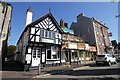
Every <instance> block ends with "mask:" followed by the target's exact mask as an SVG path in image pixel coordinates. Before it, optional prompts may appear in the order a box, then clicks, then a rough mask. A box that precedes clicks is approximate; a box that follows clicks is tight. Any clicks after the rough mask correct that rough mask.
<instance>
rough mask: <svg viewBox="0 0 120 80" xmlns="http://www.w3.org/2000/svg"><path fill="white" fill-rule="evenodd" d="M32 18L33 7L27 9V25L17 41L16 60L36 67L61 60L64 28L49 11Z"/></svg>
mask: <svg viewBox="0 0 120 80" xmlns="http://www.w3.org/2000/svg"><path fill="white" fill-rule="evenodd" d="M31 20H32V9H31V8H29V9H28V10H27V17H26V26H25V29H24V31H23V33H22V35H21V36H20V38H19V40H18V43H17V56H16V60H17V61H20V62H22V63H24V64H25V65H28V67H30V68H31V67H36V66H38V65H39V64H43V65H44V64H53V63H60V62H61V42H62V41H61V33H62V29H61V28H60V27H59V24H58V23H57V21H56V20H55V18H54V17H53V15H52V13H51V12H49V13H47V14H46V15H44V16H42V17H40V18H38V19H37V20H35V21H33V22H32V21H31Z"/></svg>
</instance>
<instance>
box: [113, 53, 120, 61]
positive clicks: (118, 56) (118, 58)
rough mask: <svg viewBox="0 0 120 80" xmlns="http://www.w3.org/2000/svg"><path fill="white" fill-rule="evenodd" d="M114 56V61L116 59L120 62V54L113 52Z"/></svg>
mask: <svg viewBox="0 0 120 80" xmlns="http://www.w3.org/2000/svg"><path fill="white" fill-rule="evenodd" d="M114 56H115V58H116V61H117V62H120V54H115V55H114Z"/></svg>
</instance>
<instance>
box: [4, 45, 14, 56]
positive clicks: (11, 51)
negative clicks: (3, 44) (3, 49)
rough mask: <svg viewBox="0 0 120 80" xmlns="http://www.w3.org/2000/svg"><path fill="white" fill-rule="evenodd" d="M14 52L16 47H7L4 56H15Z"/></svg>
mask: <svg viewBox="0 0 120 80" xmlns="http://www.w3.org/2000/svg"><path fill="white" fill-rule="evenodd" d="M15 51H16V46H14V45H9V46H8V47H7V54H6V56H11V55H14V54H15Z"/></svg>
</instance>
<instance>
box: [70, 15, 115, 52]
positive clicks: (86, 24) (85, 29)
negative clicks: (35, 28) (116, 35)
mask: <svg viewBox="0 0 120 80" xmlns="http://www.w3.org/2000/svg"><path fill="white" fill-rule="evenodd" d="M70 29H72V30H74V32H75V34H76V35H78V36H80V37H82V38H83V39H84V40H85V42H88V43H89V44H91V45H96V47H97V52H98V54H105V53H111V54H113V47H112V46H111V41H110V38H109V37H110V36H112V34H111V33H108V29H109V28H108V27H107V26H106V25H105V24H103V23H101V22H100V21H99V20H97V19H96V18H94V17H92V18H89V17H86V16H84V14H83V13H81V14H80V15H78V16H77V22H73V23H72V24H71V27H70Z"/></svg>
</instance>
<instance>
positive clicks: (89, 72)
mask: <svg viewBox="0 0 120 80" xmlns="http://www.w3.org/2000/svg"><path fill="white" fill-rule="evenodd" d="M119 66H120V63H118V64H113V65H111V66H107V65H99V66H97V65H96V64H95V63H94V64H92V63H91V64H88V65H84V66H81V67H76V68H71V69H68V68H67V67H65V66H57V67H50V68H45V69H42V72H41V75H38V72H37V70H31V71H28V72H25V71H22V70H16V69H15V70H14V71H13V70H12V69H10V70H4V71H2V78H26V79H33V78H34V79H36V78H47V79H48V78H67V79H68V78H72V79H80V78H84V79H86V78H92V80H94V79H93V78H106V79H105V80H107V79H109V80H119V79H118V77H119V76H118V74H120V68H119ZM12 67H13V66H12ZM95 80H96V79H95Z"/></svg>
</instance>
